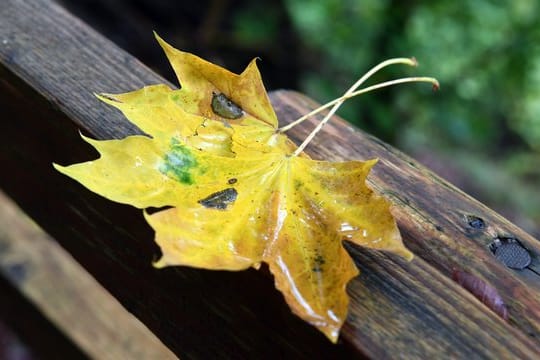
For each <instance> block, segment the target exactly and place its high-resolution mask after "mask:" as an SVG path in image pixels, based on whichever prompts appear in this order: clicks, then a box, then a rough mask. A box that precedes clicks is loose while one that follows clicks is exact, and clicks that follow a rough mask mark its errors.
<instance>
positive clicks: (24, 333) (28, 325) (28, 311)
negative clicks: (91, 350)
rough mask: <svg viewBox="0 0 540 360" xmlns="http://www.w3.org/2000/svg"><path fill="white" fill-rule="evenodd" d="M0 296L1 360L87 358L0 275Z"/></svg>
mask: <svg viewBox="0 0 540 360" xmlns="http://www.w3.org/2000/svg"><path fill="white" fill-rule="evenodd" d="M0 294H1V295H0V319H1V321H0V359H3V360H4V359H6V360H12V359H29V360H30V359H59V358H63V359H73V360H79V359H81V360H85V359H88V357H87V356H86V355H85V354H84V353H83V352H81V350H80V349H79V348H78V347H77V346H75V345H74V344H73V343H72V342H71V341H70V340H69V339H68V338H67V337H66V336H65V334H63V333H62V332H61V331H59V330H58V329H57V328H56V327H55V326H54V325H53V324H52V323H51V322H50V321H49V320H48V319H47V318H46V317H45V316H43V314H41V313H40V312H39V310H38V309H37V308H35V307H34V306H33V304H32V303H31V302H30V301H29V300H28V299H27V298H26V297H24V296H23V295H22V294H21V293H20V292H19V291H18V289H17V288H16V287H15V286H12V285H11V283H10V282H9V281H8V280H7V279H6V278H4V277H3V276H2V275H1V274H0ZM6 331H8V333H6Z"/></svg>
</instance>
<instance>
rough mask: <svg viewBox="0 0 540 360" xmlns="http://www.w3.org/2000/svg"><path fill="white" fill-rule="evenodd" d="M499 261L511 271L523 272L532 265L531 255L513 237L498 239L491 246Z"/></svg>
mask: <svg viewBox="0 0 540 360" xmlns="http://www.w3.org/2000/svg"><path fill="white" fill-rule="evenodd" d="M489 249H490V250H491V252H492V253H493V255H495V257H496V258H497V260H499V261H500V262H502V263H503V264H504V265H506V266H507V267H509V268H511V269H516V270H523V269H525V268H526V267H527V266H529V265H530V264H531V254H530V253H529V251H528V250H527V249H526V248H525V247H524V246H523V245H521V242H519V240H518V239H516V238H513V237H501V236H499V237H497V238H495V240H493V242H492V243H491V244H490V245H489Z"/></svg>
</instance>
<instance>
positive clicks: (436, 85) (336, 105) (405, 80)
mask: <svg viewBox="0 0 540 360" xmlns="http://www.w3.org/2000/svg"><path fill="white" fill-rule="evenodd" d="M409 82H427V83H431V84H432V85H433V89H434V90H438V89H439V82H438V81H437V79H435V78H432V77H424V76H422V77H407V78H401V79H396V80H390V81H385V82H382V83H379V84H375V85H372V86H368V87H367V88H364V89H361V90H358V91H354V92H349V91H347V92H346V93H345V94H344V95H343V96H341V97H339V98H337V99H335V100H333V101H331V102H329V103H327V104H325V105H323V106H321V107H320V108H318V109H317V112H319V111H321V110H322V109H325V108H328V107H330V106H332V105H334V107H333V108H332V109H330V111H329V112H328V114H326V116H325V117H324V118H323V119H322V120H321V122H320V123H319V124H317V126H316V127H315V129H313V131H312V132H311V133H310V134H309V135H308V137H307V138H306V139H305V140H304V142H303V143H302V144H300V146H299V147H298V148H297V149H296V150H295V151H294V153H293V154H292V156H298V155H299V154H300V153H301V152H302V151H304V149H305V148H306V146H307V145H308V144H309V143H310V142H311V140H313V138H314V137H315V135H317V133H319V131H321V129H322V128H323V127H324V125H326V123H327V122H328V121H329V120H330V118H331V117H332V116H333V115H334V114H335V113H336V111H337V110H338V109H339V107H340V106H341V105H342V104H343V103H344V102H345V100H347V99H349V98H352V97H354V96H358V95H361V94H365V93H367V92H369V91H372V90H376V89H381V88H384V87H388V86H392V85H397V84H403V83H409ZM321 108H322V109H321Z"/></svg>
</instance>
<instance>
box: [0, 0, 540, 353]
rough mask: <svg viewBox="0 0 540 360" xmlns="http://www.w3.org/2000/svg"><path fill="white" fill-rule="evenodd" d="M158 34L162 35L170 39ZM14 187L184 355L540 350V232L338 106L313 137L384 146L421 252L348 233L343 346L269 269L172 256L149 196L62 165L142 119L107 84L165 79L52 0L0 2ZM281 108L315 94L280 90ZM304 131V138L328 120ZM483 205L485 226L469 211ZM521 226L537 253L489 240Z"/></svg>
mask: <svg viewBox="0 0 540 360" xmlns="http://www.w3.org/2000/svg"><path fill="white" fill-rule="evenodd" d="M164 35H166V34H164ZM156 46H157V45H156ZM0 63H1V64H2V65H1V66H0V94H1V97H0V106H1V108H2V109H3V111H4V113H6V114H8V115H7V117H6V118H7V119H9V121H5V120H4V121H2V122H1V123H0V131H2V134H3V136H4V138H5V139H6V141H4V142H2V143H1V144H0V165H1V166H2V168H3V169H4V170H5V171H6V173H8V174H10V176H2V177H1V178H0V187H2V189H4V191H6V192H7V193H8V194H9V195H10V196H11V197H13V198H14V199H15V200H16V201H17V202H18V203H19V204H20V206H21V207H22V208H23V209H24V210H25V211H26V212H27V213H28V214H29V215H31V216H32V218H33V219H34V220H35V221H37V222H38V223H39V224H40V225H41V226H42V227H43V228H44V229H45V230H47V232H48V233H50V234H51V235H52V236H53V237H54V238H56V239H57V240H58V241H59V242H60V243H61V245H62V246H64V247H65V248H66V249H67V250H68V251H69V252H70V253H71V254H72V255H73V256H74V257H75V258H76V259H77V260H78V261H79V262H80V263H81V264H82V265H83V266H84V267H85V268H86V269H87V270H88V271H89V272H90V273H91V274H92V275H93V276H95V277H96V279H97V280H98V281H99V282H101V283H102V284H103V285H104V286H105V287H106V288H107V289H108V290H109V291H110V292H111V293H112V294H113V295H114V296H115V297H116V298H117V299H118V300H119V301H120V302H121V303H122V304H123V305H124V306H125V307H126V308H128V310H130V311H131V312H132V313H134V314H135V315H136V316H137V317H138V318H139V319H140V320H141V321H142V322H143V323H145V324H146V325H147V326H148V327H149V328H150V329H151V330H152V331H153V332H154V333H155V334H156V335H157V336H158V337H159V338H160V339H161V340H162V341H163V342H164V343H165V344H167V345H168V346H169V347H170V348H171V350H173V351H174V352H175V353H176V354H178V355H180V356H182V357H183V358H184V357H185V358H208V357H216V356H217V357H222V358H249V357H251V358H253V357H257V358H267V357H294V358H339V357H351V356H366V357H369V358H440V357H441V356H450V357H455V358H486V359H487V358H501V357H515V358H522V359H534V358H535V357H536V356H537V354H538V353H540V303H539V299H540V281H539V277H538V273H539V272H540V271H539V264H538V254H539V253H540V245H539V243H538V241H537V240H535V239H533V238H532V237H530V236H529V235H527V234H526V233H524V232H523V231H522V230H520V229H518V228H517V227H515V226H514V225H512V224H511V223H509V222H508V221H506V220H505V219H503V218H502V217H500V216H499V215H497V214H496V213H494V212H493V211H491V210H490V209H488V208H487V207H485V206H483V205H482V204H480V203H478V202H476V201H475V200H474V199H471V198H470V197H468V196H467V195H466V194H463V193H462V192H460V191H459V190H458V189H456V188H454V187H453V186H451V185H449V184H448V183H446V182H445V181H444V180H442V179H440V178H438V177H437V176H436V175H434V174H433V173H431V172H430V171H428V170H427V169H425V168H423V167H422V166H420V165H419V164H418V163H416V162H415V161H414V160H412V159H410V158H408V157H407V156H406V155H403V154H402V153H400V152H399V151H397V150H395V149H393V148H392V147H390V146H388V145H387V144H384V143H382V142H381V141H379V140H378V139H375V138H373V137H371V136H369V135H366V134H365V133H363V132H361V131H360V130H358V129H355V128H353V127H352V126H350V125H348V124H347V123H346V122H344V121H342V120H340V119H339V118H335V119H333V120H332V122H331V124H330V125H329V126H328V127H327V128H325V131H324V133H323V134H321V136H318V137H317V138H316V140H315V142H314V143H313V144H312V145H310V147H309V149H308V151H309V152H310V153H311V154H312V155H313V156H314V157H316V158H321V159H327V160H340V159H367V158H373V157H378V158H380V159H381V161H380V163H379V164H378V165H377V166H376V167H375V169H374V171H373V174H372V175H371V176H370V178H369V181H370V184H371V186H372V187H373V188H374V189H376V190H377V191H378V192H380V193H381V194H383V195H384V196H386V197H387V198H389V199H390V200H391V201H392V202H393V203H394V210H393V211H394V214H395V216H396V218H397V219H398V222H399V226H400V229H401V231H402V234H403V236H404V239H405V242H406V244H407V246H409V248H411V250H412V251H413V252H414V253H415V254H416V258H415V259H414V260H413V261H412V262H410V263H407V262H404V261H402V260H401V259H399V258H397V257H394V256H391V255H387V254H384V253H380V252H374V251H368V250H365V249H360V248H357V247H352V246H348V248H349V250H350V252H351V254H352V256H353V257H354V259H355V261H356V262H357V264H358V266H359V268H360V269H361V271H362V274H361V275H360V277H358V278H356V279H354V280H353V281H352V282H351V284H350V285H349V293H350V295H351V299H352V301H351V308H350V316H349V318H348V320H347V322H346V324H345V326H344V329H343V331H342V336H341V340H340V344H339V345H337V346H333V345H331V344H329V343H328V342H327V340H326V339H325V338H324V337H323V336H322V335H320V334H318V333H317V331H316V330H314V329H312V328H311V327H310V326H309V325H306V324H304V323H302V322H301V321H300V320H298V319H297V318H295V317H294V316H292V315H291V314H290V311H289V310H288V309H287V307H286V306H285V304H284V302H283V299H282V298H281V296H280V295H279V294H278V293H277V291H275V290H273V284H272V279H271V278H270V277H269V276H268V275H267V274H265V273H264V272H262V273H260V272H259V273H258V272H255V271H251V270H250V271H245V272H239V273H228V272H210V271H203V270H196V269H189V268H170V269H164V270H160V271H157V270H155V269H152V268H151V266H150V262H151V260H152V259H153V258H155V257H156V256H157V254H158V250H157V248H156V246H155V245H154V244H153V242H152V233H151V231H150V229H149V228H148V226H147V225H146V224H145V223H144V221H143V219H142V216H141V214H140V212H139V211H137V210H135V209H132V208H130V207H127V206H123V205H119V204H114V203H111V202H108V201H106V200H104V199H102V198H100V197H99V196H97V195H95V194H92V193H90V192H89V191H87V190H85V189H83V188H82V187H81V186H80V185H79V184H76V183H75V182H73V181H71V180H69V179H67V178H65V177H63V176H61V175H60V174H58V173H55V172H54V171H53V169H52V167H51V165H50V163H51V162H53V161H55V162H59V163H61V164H69V163H74V162H80V161H84V160H88V159H90V158H94V157H95V156H96V155H95V153H93V152H92V150H91V149H89V147H88V146H87V145H85V144H83V143H82V142H81V141H80V139H79V138H78V136H77V129H82V130H83V131H84V132H85V133H87V134H89V135H91V136H93V137H95V138H98V139H106V138H121V137H124V136H126V135H128V134H133V133H136V132H137V129H136V128H134V127H133V126H132V125H130V124H129V123H128V122H127V121H126V120H125V119H124V118H123V117H122V116H121V115H120V114H119V113H118V112H116V111H114V110H113V109H111V108H108V107H106V106H105V105H103V104H100V103H99V102H98V101H97V100H96V99H95V98H94V97H93V96H92V92H100V91H107V92H122V91H127V90H133V89H136V88H138V87H141V86H142V85H147V84H153V83H160V82H165V81H164V80H163V79H161V78H160V77H159V76H157V75H155V74H154V73H152V71H150V70H149V69H148V68H146V67H145V66H144V65H142V64H140V63H139V62H138V61H137V60H136V59H134V58H132V57H130V56H129V55H128V54H126V53H124V52H123V51H122V50H120V49H118V48H117V47H115V46H114V45H113V44H112V43H110V42H109V41H107V40H106V39H103V38H102V37H101V36H99V35H98V34H96V33H95V32H94V31H92V30H91V29H89V28H88V27H87V26H85V25H84V24H82V23H81V22H80V21H78V20H77V19H76V18H74V17H72V16H71V15H70V14H68V13H66V12H65V11H64V10H63V9H61V8H60V7H58V6H56V5H54V4H53V3H51V2H50V1H46V0H36V1H34V2H33V3H32V4H29V3H28V2H26V1H17V0H7V1H5V4H4V5H3V6H2V7H0ZM271 98H272V101H273V103H274V105H275V107H276V111H277V113H278V115H279V117H280V120H281V121H282V122H284V123H285V122H288V121H291V120H293V119H294V118H296V117H297V116H298V114H303V113H306V112H308V110H309V109H312V108H314V107H315V106H316V104H315V103H314V102H313V101H311V100H309V99H308V98H306V97H305V96H302V95H300V94H297V93H294V92H288V91H279V92H274V93H273V94H271ZM314 121H316V119H312V120H311V122H308V123H306V124H303V125H302V126H299V127H297V128H294V130H293V131H291V132H290V135H291V137H293V138H295V139H300V138H302V137H304V136H305V135H306V134H307V132H308V131H309V130H310V129H311V128H312V126H313V124H314V123H313V122H314ZM470 215H474V216H478V217H480V218H482V219H483V220H484V221H485V223H486V225H487V226H486V228H485V229H482V230H478V229H474V228H472V227H470V226H469V225H468V221H467V216H470ZM497 236H513V237H516V238H518V239H519V240H520V241H521V242H522V243H523V244H524V245H525V246H526V247H527V248H528V249H529V251H530V252H531V253H532V254H533V263H532V264H531V266H530V267H529V269H526V270H523V271H516V270H511V269H509V268H506V267H505V266H504V265H503V264H502V263H500V262H498V260H496V259H495V258H494V256H493V255H492V254H491V252H490V251H489V249H488V245H489V244H490V243H491V242H492V241H493V239H494V238H495V237H497ZM456 270H457V271H462V272H466V273H468V274H471V275H472V276H476V277H478V278H479V279H480V280H482V281H484V282H486V283H487V284H489V285H490V286H492V287H493V288H494V289H496V291H498V293H499V294H500V296H501V298H502V299H503V300H504V302H505V303H506V304H507V307H508V316H509V320H508V321H505V320H503V319H502V318H501V317H499V316H498V315H497V314H495V313H494V312H493V311H491V310H490V309H489V308H488V307H486V306H485V305H484V304H483V303H482V302H481V301H480V300H478V299H476V298H475V297H474V296H473V295H472V294H471V293H469V292H468V291H467V290H466V289H464V288H463V287H461V286H460V285H459V284H457V283H456V282H454V281H452V280H451V275H452V273H453V272H454V271H456Z"/></svg>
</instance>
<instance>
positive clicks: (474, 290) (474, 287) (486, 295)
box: [452, 269, 508, 320]
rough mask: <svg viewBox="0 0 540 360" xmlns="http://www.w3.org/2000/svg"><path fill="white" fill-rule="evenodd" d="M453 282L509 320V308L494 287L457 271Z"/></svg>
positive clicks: (453, 273) (454, 271)
mask: <svg viewBox="0 0 540 360" xmlns="http://www.w3.org/2000/svg"><path fill="white" fill-rule="evenodd" d="M452 280H454V281H455V282H457V283H458V284H460V285H461V286H463V288H465V289H466V290H467V291H469V292H470V293H471V294H473V295H474V296H475V297H476V298H477V299H478V300H480V301H481V302H482V303H483V304H484V305H486V306H487V307H488V308H490V309H491V310H492V311H493V312H494V313H496V314H497V315H499V316H500V317H502V318H503V319H504V320H508V308H507V307H506V305H505V303H504V301H503V299H502V298H501V296H500V295H499V293H498V292H497V290H496V289H495V288H494V287H493V286H491V285H489V284H488V283H486V282H485V281H484V280H482V279H480V278H478V277H476V276H474V275H472V274H469V273H466V272H464V271H461V270H457V269H454V270H453V271H452Z"/></svg>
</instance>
